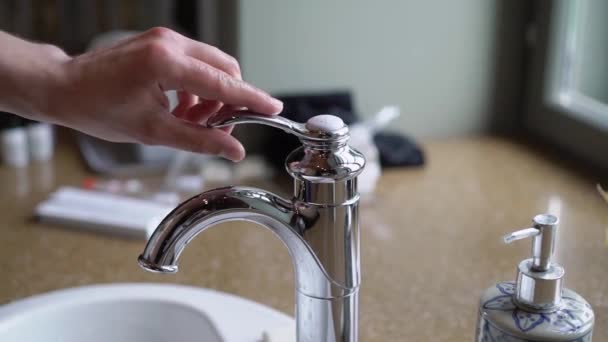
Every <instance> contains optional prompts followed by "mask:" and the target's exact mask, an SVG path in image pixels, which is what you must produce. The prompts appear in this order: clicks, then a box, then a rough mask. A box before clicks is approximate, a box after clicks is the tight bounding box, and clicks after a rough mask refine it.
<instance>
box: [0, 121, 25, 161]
mask: <svg viewBox="0 0 608 342" xmlns="http://www.w3.org/2000/svg"><path fill="white" fill-rule="evenodd" d="M0 141H1V142H2V162H3V163H4V164H6V165H9V166H13V167H25V166H27V164H28V162H29V151H28V143H27V134H26V132H25V129H24V128H23V127H14V128H8V129H5V130H3V131H2V132H1V133H0Z"/></svg>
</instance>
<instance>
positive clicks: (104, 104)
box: [26, 28, 282, 161]
mask: <svg viewBox="0 0 608 342" xmlns="http://www.w3.org/2000/svg"><path fill="white" fill-rule="evenodd" d="M54 61H55V63H54V64H53V67H52V68H49V70H50V71H49V73H50V74H51V75H53V77H50V79H51V80H52V82H47V84H49V86H48V87H46V89H45V90H44V91H45V92H47V96H46V97H45V102H46V103H45V104H44V106H42V107H43V109H42V110H40V111H39V112H40V113H39V116H41V117H42V119H46V120H48V121H52V122H55V123H58V124H60V125H64V126H68V127H71V128H74V129H77V130H80V131H83V132H85V133H88V134H90V135H93V136H96V137H99V138H102V139H106V140H111V141H116V142H138V143H143V144H148V145H165V146H170V147H174V148H178V149H183V150H188V151H193V152H199V153H211V154H216V155H220V156H223V157H225V158H228V159H231V160H234V161H237V160H241V159H242V158H243V157H244V156H245V151H244V149H243V146H242V145H241V144H240V142H239V141H238V140H236V139H235V138H234V137H232V136H231V135H230V129H209V128H205V127H203V126H202V125H201V124H202V123H204V122H205V121H206V119H207V118H209V117H210V116H211V115H212V114H214V113H217V112H218V111H227V110H234V109H235V108H241V107H247V108H249V109H251V110H253V111H257V112H260V113H265V114H276V113H279V112H280V111H281V110H282V103H281V102H280V101H278V100H276V99H273V98H272V97H270V95H268V94H267V93H265V92H263V91H262V90H260V89H257V88H255V87H254V86H252V85H250V84H248V83H246V82H244V81H243V80H242V78H241V72H240V68H239V64H238V62H237V61H236V60H235V59H234V58H233V57H231V56H229V55H227V54H225V53H223V52H222V51H220V50H219V49H217V48H215V47H212V46H209V45H206V44H203V43H200V42H197V41H194V40H191V39H189V38H186V37H184V36H182V35H180V34H178V33H176V32H173V31H171V30H169V29H165V28H154V29H151V30H149V31H147V32H144V33H142V34H140V35H138V36H135V37H133V38H131V39H128V40H125V41H122V42H120V43H118V44H117V45H115V46H113V47H110V48H107V49H101V50H97V51H92V52H88V53H85V54H83V55H80V56H77V57H74V58H69V57H68V58H63V57H62V58H55V60H54ZM167 90H177V91H178V98H179V105H178V106H177V107H176V108H175V109H174V110H173V112H170V108H169V102H168V100H167V98H166V96H165V94H164V92H165V91H167ZM26 116H27V115H26ZM38 119H40V118H38Z"/></svg>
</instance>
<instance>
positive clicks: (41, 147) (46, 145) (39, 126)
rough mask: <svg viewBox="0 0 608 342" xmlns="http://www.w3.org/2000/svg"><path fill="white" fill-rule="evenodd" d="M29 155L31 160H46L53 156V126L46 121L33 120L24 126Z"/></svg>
mask: <svg viewBox="0 0 608 342" xmlns="http://www.w3.org/2000/svg"><path fill="white" fill-rule="evenodd" d="M25 130H26V132H27V142H28V146H29V155H30V157H31V158H32V160H35V161H39V162H46V161H49V160H51V158H52V157H53V150H54V148H55V139H54V135H53V126H51V125H49V124H47V123H41V122H35V123H32V124H29V125H27V126H25Z"/></svg>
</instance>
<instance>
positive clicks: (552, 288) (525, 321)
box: [475, 214, 594, 342]
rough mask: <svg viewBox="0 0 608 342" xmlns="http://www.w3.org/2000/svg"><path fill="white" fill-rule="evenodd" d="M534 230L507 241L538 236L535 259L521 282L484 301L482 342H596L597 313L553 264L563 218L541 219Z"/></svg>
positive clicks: (526, 264)
mask: <svg viewBox="0 0 608 342" xmlns="http://www.w3.org/2000/svg"><path fill="white" fill-rule="evenodd" d="M533 222H534V226H533V227H532V228H526V229H522V230H519V231H516V232H513V233H511V234H508V235H506V236H505V237H504V240H505V242H506V243H510V242H512V241H515V240H520V239H525V238H529V237H533V238H534V241H533V246H532V258H530V259H526V260H523V261H522V262H521V263H520V264H519V266H518V270H517V280H516V281H515V282H502V283H498V284H496V285H495V286H492V287H490V288H488V289H487V290H486V291H485V292H484V294H483V295H482V297H481V302H480V308H479V320H478V323H477V335H476V338H475V341H476V342H524V341H525V342H531V341H554V342H566V341H568V342H591V338H592V333H593V325H594V314H593V310H592V308H591V306H590V305H589V303H588V302H587V301H586V300H585V299H583V297H581V296H580V295H578V294H577V293H576V292H574V291H572V290H569V289H566V288H563V281H562V279H563V276H564V268H563V267H562V266H561V265H559V264H558V263H556V262H552V261H551V257H552V256H553V251H554V246H555V237H556V230H557V223H558V219H557V217H556V216H553V215H549V214H541V215H536V216H535V217H534V220H533Z"/></svg>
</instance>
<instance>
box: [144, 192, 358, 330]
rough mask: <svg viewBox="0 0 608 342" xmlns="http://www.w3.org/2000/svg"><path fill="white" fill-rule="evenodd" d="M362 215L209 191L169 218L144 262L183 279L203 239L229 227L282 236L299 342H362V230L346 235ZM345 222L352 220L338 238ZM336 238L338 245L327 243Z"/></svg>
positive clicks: (267, 196)
mask: <svg viewBox="0 0 608 342" xmlns="http://www.w3.org/2000/svg"><path fill="white" fill-rule="evenodd" d="M356 212H357V206H356V205H355V206H353V205H352V204H348V205H344V206H335V207H331V208H328V207H327V206H316V205H308V204H307V203H303V202H301V201H298V200H295V199H294V200H293V201H291V200H286V199H283V198H281V197H279V196H277V195H274V194H272V193H270V192H267V191H264V190H259V189H255V188H250V187H225V188H219V189H215V190H210V191H207V192H204V193H202V194H200V195H197V196H195V197H192V198H190V199H189V200H187V201H185V202H183V203H182V204H180V205H179V206H178V207H177V208H175V209H174V210H173V211H172V212H171V213H170V214H169V215H167V217H165V219H164V220H163V221H162V222H161V223H160V225H159V226H158V228H157V229H156V231H155V232H154V233H153V235H152V237H151V238H150V239H149V241H148V244H147V245H146V247H145V249H144V252H143V253H142V254H141V255H140V256H139V264H140V265H141V266H142V267H143V268H144V269H146V270H149V271H153V272H162V273H174V272H177V269H178V260H179V256H180V254H181V253H182V251H183V250H184V248H185V247H186V245H187V244H188V243H189V242H190V241H191V240H192V239H193V238H194V237H196V236H197V235H198V234H199V233H200V232H202V231H204V230H206V229H207V228H210V227H212V226H214V225H216V224H219V223H222V222H227V221H234V220H239V221H250V222H253V223H257V224H259V225H261V226H264V227H266V228H268V229H270V230H271V231H272V232H273V233H274V234H275V235H276V236H278V237H279V239H280V240H281V241H282V242H283V243H284V244H285V246H286V247H287V249H288V251H289V254H290V255H291V257H292V261H293V265H294V271H295V272H294V273H295V276H296V281H295V284H296V304H297V305H296V306H297V307H296V321H297V334H298V341H315V342H336V341H356V338H357V337H356V335H357V304H358V289H359V282H360V279H359V272H358V270H359V256H358V252H359V249H358V230H357V229H354V230H353V231H344V230H345V229H347V228H348V227H353V225H352V223H353V222H352V220H353V217H356ZM340 215H342V216H343V217H345V218H348V217H350V219H347V220H346V221H344V224H343V225H342V226H341V227H340V226H338V228H337V231H334V230H335V227H336V225H335V223H336V216H340ZM330 221H331V224H330ZM355 223H356V222H355ZM354 227H357V225H354ZM338 232H339V233H340V234H336V233H338ZM340 235H341V236H342V237H341V238H339V237H338V236H340ZM331 236H335V237H337V238H336V239H335V241H332V240H329V239H328V237H331ZM321 241H323V243H320V242H321ZM330 250H331V253H329V251H330ZM336 252H341V253H336Z"/></svg>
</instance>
